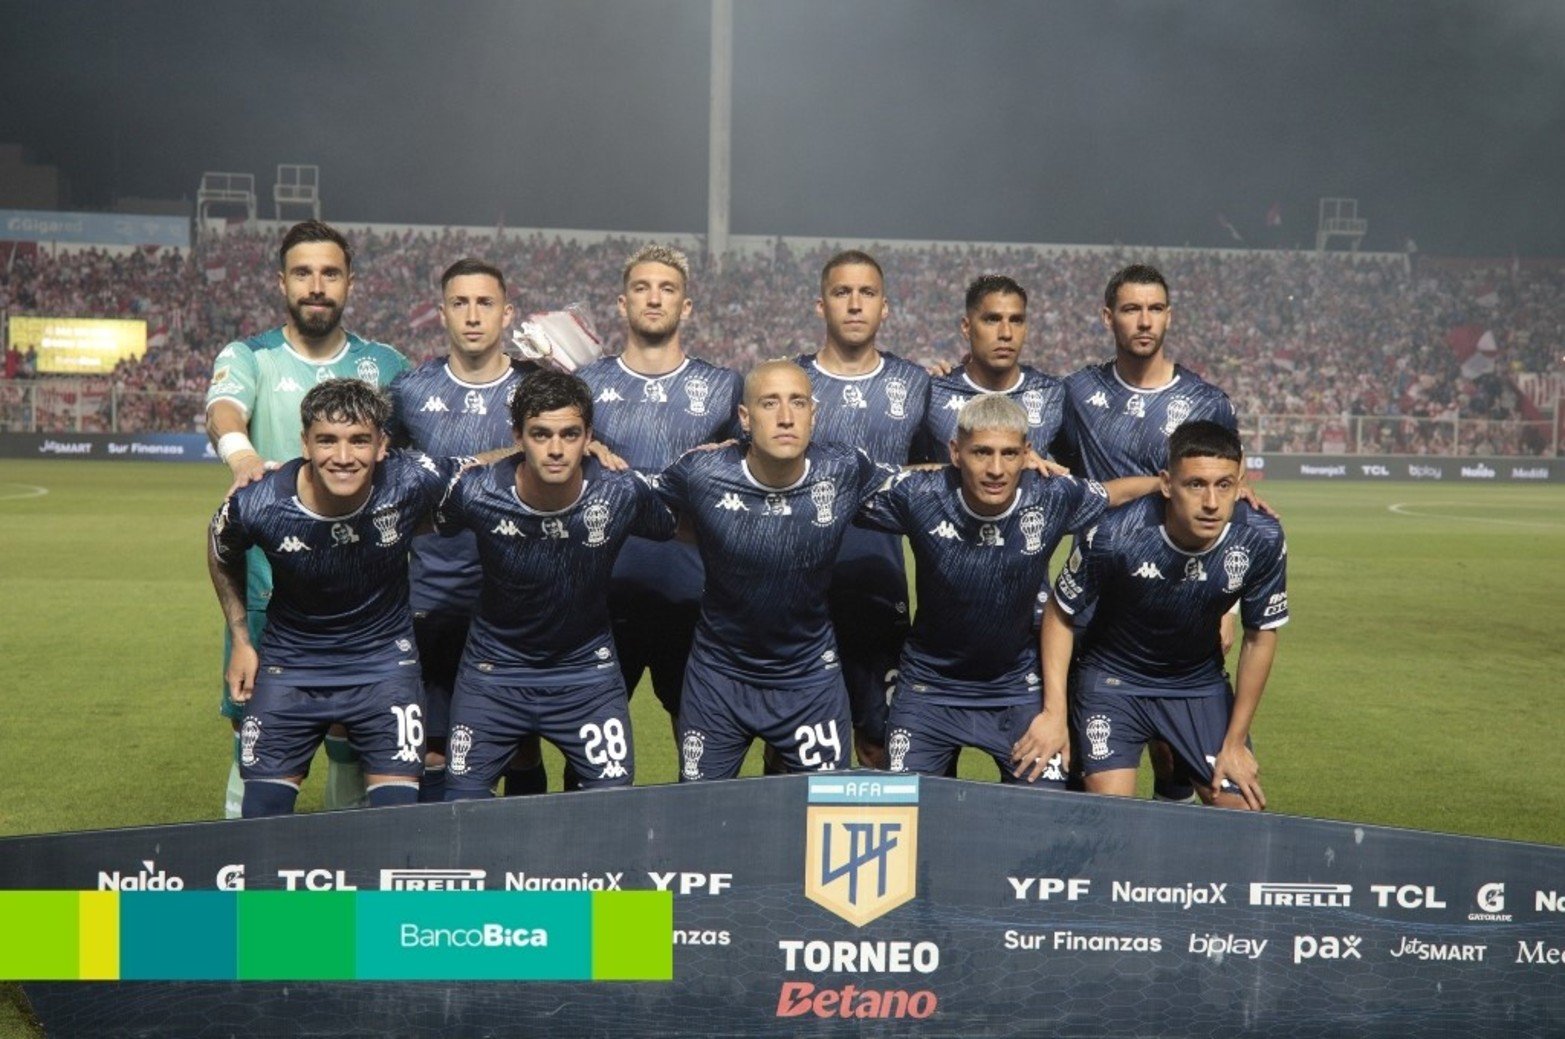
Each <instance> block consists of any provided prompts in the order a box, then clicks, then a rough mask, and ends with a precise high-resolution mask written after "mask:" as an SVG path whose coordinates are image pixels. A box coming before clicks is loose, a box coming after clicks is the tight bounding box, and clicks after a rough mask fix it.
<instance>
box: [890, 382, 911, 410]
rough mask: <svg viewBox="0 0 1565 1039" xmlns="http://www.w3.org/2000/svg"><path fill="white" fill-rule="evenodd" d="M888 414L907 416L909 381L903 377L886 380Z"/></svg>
mask: <svg viewBox="0 0 1565 1039" xmlns="http://www.w3.org/2000/svg"><path fill="white" fill-rule="evenodd" d="M886 414H887V415H890V416H891V417H892V418H907V383H905V382H903V381H902V380H901V379H887V380H886Z"/></svg>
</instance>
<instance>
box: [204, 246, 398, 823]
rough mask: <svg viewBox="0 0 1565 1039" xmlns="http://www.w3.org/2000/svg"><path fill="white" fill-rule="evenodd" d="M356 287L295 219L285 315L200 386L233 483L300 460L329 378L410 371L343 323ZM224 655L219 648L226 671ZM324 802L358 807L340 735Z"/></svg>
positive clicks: (235, 722) (283, 255)
mask: <svg viewBox="0 0 1565 1039" xmlns="http://www.w3.org/2000/svg"><path fill="white" fill-rule="evenodd" d="M352 287H353V250H352V249H351V248H349V246H348V240H347V239H346V238H344V237H343V236H342V234H341V232H339V231H338V230H337V229H336V228H334V227H331V226H330V225H328V224H323V223H321V222H320V221H319V220H306V221H305V222H303V223H300V224H295V225H294V226H293V227H291V228H289V229H288V232H287V233H286V234H285V235H283V241H282V245H281V246H280V247H279V248H278V250H277V288H278V290H279V291H280V292H281V293H282V297H283V305H284V307H285V308H286V310H287V319H286V320H285V321H284V322H283V324H282V326H281V327H279V328H273V329H271V330H269V331H266V332H262V333H260V334H259V335H255V336H251V337H250V338H249V339H245V340H237V341H235V342H232V343H229V344H228V345H227V346H225V347H224V348H223V350H222V352H221V353H219V354H218V355H217V360H216V361H215V362H214V364H213V370H212V383H211V386H210V387H209V388H208V389H207V398H206V411H207V415H206V425H207V435H208V436H210V437H211V439H212V443H213V445H214V446H215V447H216V448H217V453H218V456H219V457H221V458H222V459H223V461H224V462H225V463H227V465H228V468H229V469H230V470H231V471H232V473H233V475H234V479H235V481H236V482H247V481H250V480H255V479H258V478H260V476H261V474H262V473H263V472H264V471H265V463H267V462H283V461H286V460H288V459H290V458H297V457H299V434H300V428H299V405H300V403H301V402H302V401H303V399H304V395H305V393H306V392H308V391H309V390H310V389H311V388H312V387H313V386H315V385H316V384H317V383H320V382H323V381H325V380H326V379H330V378H338V377H346V378H356V379H360V380H362V381H364V382H366V383H368V384H369V385H371V386H375V387H380V386H385V385H387V384H389V383H390V382H391V380H392V379H394V378H396V376H397V375H398V374H399V373H401V372H403V371H405V370H406V369H407V368H408V362H407V359H406V358H405V357H403V356H402V355H401V354H399V353H398V352H397V351H395V350H393V349H392V348H391V347H389V346H386V345H385V344H384V343H376V342H371V341H369V340H366V339H361V338H359V337H358V336H356V335H354V334H353V333H352V332H349V331H347V330H346V329H344V328H343V327H342V313H343V309H344V308H345V307H346V306H347V303H348V292H349V290H350V289H352ZM270 573H271V572H270V570H269V568H268V564H267V561H266V557H265V556H264V555H263V554H262V553H260V552H258V551H257V552H252V553H251V554H250V566H249V583H248V584H249V588H248V593H249V597H250V598H249V616H250V625H251V627H250V634H251V640H252V642H253V641H256V640H257V639H258V638H259V637H260V631H261V625H262V623H264V619H265V616H266V604H267V601H268V599H270V597H271V588H272V586H271V576H270ZM227 661H228V651H227V649H226V647H225V650H224V667H225V669H226V668H227ZM222 713H223V715H224V716H225V717H226V718H228V719H229V721H230V723H231V724H232V726H233V729H234V765H233V768H232V769H231V770H230V772H229V778H228V795H227V799H226V803H225V805H224V812H225V814H226V815H227V816H228V817H229V818H234V817H236V816H238V815H239V802H240V798H241V797H242V796H243V793H244V788H243V785H242V784H241V782H240V778H239V750H240V748H239V720H240V718H241V717H242V716H243V711H241V710H240V708H239V707H238V705H236V704H234V703H233V702H232V701H231V700H230V699H229V698H228V694H227V691H226V690H225V692H224V697H223V702H222ZM326 754H327V781H326V804H327V807H328V808H345V807H349V806H352V805H357V804H361V803H362V801H363V797H364V777H363V774H362V772H361V771H360V769H359V766H358V764H357V761H356V758H355V756H354V754H353V751H352V748H351V747H349V745H348V742H347V740H346V739H344V738H343V737H342V735H341V733H338V734H336V735H335V736H328V737H327V739H326Z"/></svg>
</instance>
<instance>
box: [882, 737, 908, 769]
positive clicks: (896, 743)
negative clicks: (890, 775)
mask: <svg viewBox="0 0 1565 1039" xmlns="http://www.w3.org/2000/svg"><path fill="white" fill-rule="evenodd" d="M912 749H913V737H912V736H911V735H910V734H909V733H908V731H907V730H906V729H892V730H891V738H890V739H888V740H887V741H886V752H887V753H889V754H890V755H891V771H893V772H906V771H907V752H908V751H909V750H912Z"/></svg>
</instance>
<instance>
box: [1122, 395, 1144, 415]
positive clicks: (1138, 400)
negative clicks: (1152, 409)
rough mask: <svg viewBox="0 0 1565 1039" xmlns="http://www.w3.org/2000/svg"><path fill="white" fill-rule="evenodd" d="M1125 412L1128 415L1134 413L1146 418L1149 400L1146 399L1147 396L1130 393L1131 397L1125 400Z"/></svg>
mask: <svg viewBox="0 0 1565 1039" xmlns="http://www.w3.org/2000/svg"><path fill="white" fill-rule="evenodd" d="M1125 414H1127V415H1134V416H1135V417H1136V418H1146V417H1147V401H1146V398H1145V397H1143V396H1142V395H1141V394H1139V393H1133V394H1131V395H1130V399H1129V400H1127V401H1125Z"/></svg>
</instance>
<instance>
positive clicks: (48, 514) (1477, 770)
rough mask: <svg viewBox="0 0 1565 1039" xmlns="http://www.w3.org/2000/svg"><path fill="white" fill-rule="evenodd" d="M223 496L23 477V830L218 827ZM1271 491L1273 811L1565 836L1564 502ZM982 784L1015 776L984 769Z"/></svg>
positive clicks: (184, 469) (652, 732)
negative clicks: (211, 566) (211, 579)
mask: <svg viewBox="0 0 1565 1039" xmlns="http://www.w3.org/2000/svg"><path fill="white" fill-rule="evenodd" d="M225 485H226V480H225V474H224V471H223V470H222V468H221V467H219V466H215V465H213V466H193V465H179V464H168V463H92V462H75V461H66V462H32V461H20V462H13V461H8V462H0V676H3V677H0V682H3V686H0V688H3V689H4V694H3V704H4V712H3V715H0V834H18V833H37V832H45V831H57V830H78V829H92V828H100V827H118V826H134V825H143V824H148V823H165V822H175V821H184V820H194V819H210V818H214V817H216V816H218V815H219V814H220V810H221V795H222V785H223V780H224V778H225V775H226V770H227V763H228V756H229V753H230V741H229V739H228V738H227V734H226V730H225V728H224V726H223V724H222V722H221V721H220V719H219V718H218V716H217V714H216V710H215V703H216V691H217V685H218V682H217V674H218V654H219V650H218V644H219V638H220V624H219V616H218V611H217V606H216V602H215V599H214V598H213V595H212V592H211V588H210V586H209V585H208V582H207V577H206V570H205V563H204V557H203V552H204V528H205V524H206V520H207V517H208V516H209V515H210V513H211V512H212V510H213V508H214V507H215V505H216V503H217V500H218V498H219V496H220V495H221V493H222V491H223V489H224V487H225ZM1263 490H1264V492H1265V495H1266V497H1267V498H1268V499H1269V500H1271V501H1272V503H1273V504H1274V505H1275V506H1276V507H1277V508H1278V509H1279V510H1280V511H1281V513H1282V516H1283V521H1284V523H1285V525H1286V527H1287V529H1288V532H1289V535H1290V536H1289V546H1290V549H1289V559H1290V563H1291V570H1292V574H1291V577H1292V581H1291V585H1292V587H1291V590H1290V596H1289V598H1290V602H1291V607H1292V612H1293V618H1294V619H1293V623H1291V624H1290V625H1289V626H1288V627H1287V628H1285V629H1283V635H1282V643H1281V649H1280V651H1279V655H1278V662H1277V666H1276V669H1275V670H1274V672H1273V676H1272V682H1271V687H1270V689H1269V690H1268V691H1267V696H1266V700H1265V701H1264V702H1263V704H1262V707H1261V712H1260V716H1259V719H1258V724H1257V730H1256V734H1255V741H1256V748H1257V753H1258V755H1259V758H1260V761H1261V766H1262V781H1263V783H1264V785H1265V787H1266V792H1267V796H1268V799H1269V801H1270V803H1271V807H1272V809H1273V810H1274V811H1278V812H1284V813H1289V814H1299V815H1309V816H1320V817H1326V818H1334V819H1348V820H1355V821H1363V822H1373V823H1386V824H1391V825H1396V826H1409V827H1417V828H1420V829H1430V830H1441V831H1446V832H1452V833H1464V834H1482V835H1488V836H1495V837H1507V838H1515V839H1521V840H1531V841H1542V842H1547V843H1551V844H1565V753H1562V752H1561V749H1560V747H1559V746H1558V737H1557V735H1556V734H1557V732H1558V731H1559V728H1560V722H1562V721H1565V702H1562V696H1565V640H1562V638H1561V637H1560V636H1559V634H1558V633H1556V632H1553V631H1552V630H1551V628H1552V625H1553V622H1554V620H1555V619H1556V618H1557V615H1558V609H1559V607H1560V605H1561V604H1562V603H1565V487H1543V486H1536V487H1534V486H1523V487H1510V486H1499V487H1478V486H1430V485H1426V484H1376V485H1369V484H1343V485H1321V484H1297V483H1293V484H1282V483H1272V484H1268V485H1265V486H1264V487H1263ZM632 703H633V705H634V709H635V724H636V727H637V728H636V733H637V745H636V757H637V763H638V780H639V781H640V782H642V783H666V782H672V781H673V780H674V778H675V774H676V761H675V756H674V754H673V747H672V741H671V738H670V735H669V729H668V724H667V721H666V719H665V717H664V716H663V715H662V713H661V711H660V709H659V708H658V706H657V703H656V701H655V700H654V699H653V698H652V697H651V696H650V695H648V694H647V693H646V692H645V691H643V692H642V693H641V694H639V695H637V696H636V697H635V699H634V700H633V701H632ZM750 768H751V770H754V768H755V763H754V756H753V755H752V761H751V765H750ZM551 771H552V774H553V775H554V776H555V778H556V781H557V777H558V759H557V758H556V759H553V760H552V761H551ZM963 775H964V776H968V777H971V778H984V779H992V778H993V776H994V768H993V766H992V765H991V764H990V763H989V762H988V761H987V760H986V759H982V758H979V757H977V756H974V755H971V754H969V755H968V756H967V757H965V758H964V759H963ZM318 803H319V794H318V792H317V790H316V788H315V784H313V783H312V784H307V786H306V793H305V796H304V797H303V798H302V799H301V808H302V809H303V810H309V809H311V808H314V807H315V806H317V805H318ZM0 1013H3V1011H0Z"/></svg>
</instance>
